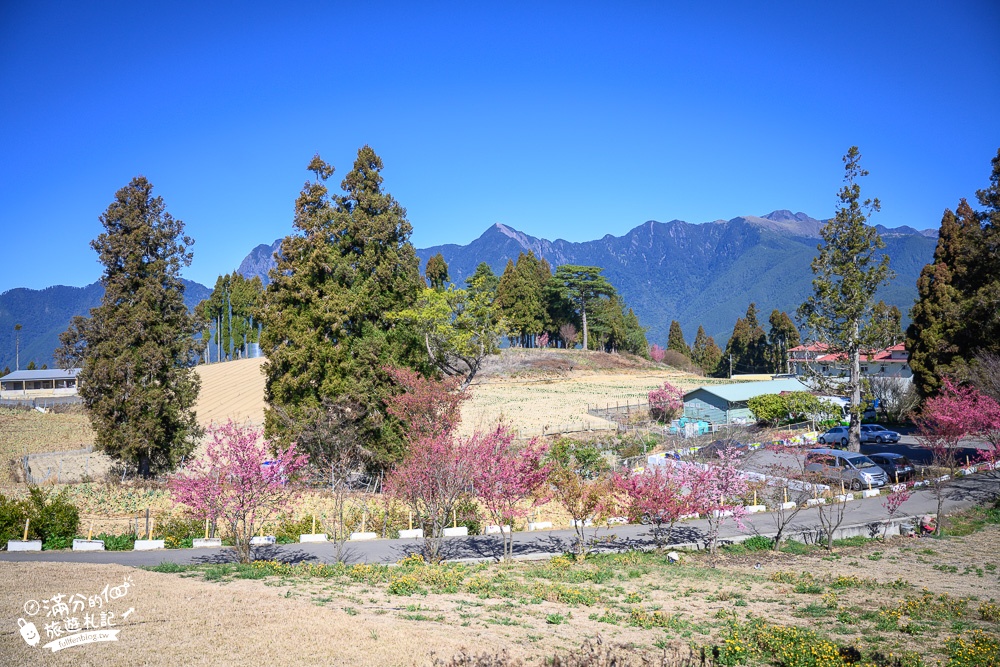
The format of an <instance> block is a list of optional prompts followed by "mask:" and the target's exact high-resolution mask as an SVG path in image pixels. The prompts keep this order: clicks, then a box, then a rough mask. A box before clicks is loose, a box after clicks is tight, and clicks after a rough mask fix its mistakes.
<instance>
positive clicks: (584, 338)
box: [580, 304, 590, 350]
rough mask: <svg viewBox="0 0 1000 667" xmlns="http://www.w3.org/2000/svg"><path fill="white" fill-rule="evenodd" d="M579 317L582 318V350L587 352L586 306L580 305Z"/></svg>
mask: <svg viewBox="0 0 1000 667" xmlns="http://www.w3.org/2000/svg"><path fill="white" fill-rule="evenodd" d="M580 315H581V316H582V317H583V349H584V350H588V349H590V348H588V347H587V306H585V305H584V304H580Z"/></svg>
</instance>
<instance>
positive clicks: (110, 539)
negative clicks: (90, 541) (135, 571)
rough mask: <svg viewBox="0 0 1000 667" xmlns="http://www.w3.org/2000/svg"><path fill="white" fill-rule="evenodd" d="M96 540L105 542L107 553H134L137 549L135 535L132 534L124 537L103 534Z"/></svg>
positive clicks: (125, 534)
mask: <svg viewBox="0 0 1000 667" xmlns="http://www.w3.org/2000/svg"><path fill="white" fill-rule="evenodd" d="M95 539H98V540H104V550H105V551H132V549H134V548H135V535H133V534H132V533H124V534H122V535H111V534H109V533H101V534H100V535H98V536H97V537H96V538H95Z"/></svg>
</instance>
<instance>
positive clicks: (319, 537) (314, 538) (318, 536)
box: [299, 533, 327, 544]
mask: <svg viewBox="0 0 1000 667" xmlns="http://www.w3.org/2000/svg"><path fill="white" fill-rule="evenodd" d="M326 541H327V539H326V533H309V534H308V535H299V543H300V544H301V543H302V542H326Z"/></svg>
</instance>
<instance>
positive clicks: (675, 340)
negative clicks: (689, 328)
mask: <svg viewBox="0 0 1000 667" xmlns="http://www.w3.org/2000/svg"><path fill="white" fill-rule="evenodd" d="M704 333H705V331H704V330H702V334H704ZM667 349H668V350H674V351H676V352H680V353H681V354H683V355H684V356H685V357H687V358H689V359H690V358H691V348H690V347H688V344H687V342H685V340H684V333H683V332H682V331H681V325H680V322H678V321H677V320H672V321H671V322H670V333H669V334H667Z"/></svg>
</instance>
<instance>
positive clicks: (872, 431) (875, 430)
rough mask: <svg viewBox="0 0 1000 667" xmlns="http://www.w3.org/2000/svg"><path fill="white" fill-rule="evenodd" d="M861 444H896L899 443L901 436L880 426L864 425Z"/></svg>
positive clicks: (862, 426)
mask: <svg viewBox="0 0 1000 667" xmlns="http://www.w3.org/2000/svg"><path fill="white" fill-rule="evenodd" d="M861 442H875V443H878V444H880V445H881V444H882V443H883V442H888V443H896V442H899V434H898V433H896V432H895V431H890V430H889V429H887V428H886V427H885V426H880V425H878V424H862V425H861Z"/></svg>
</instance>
